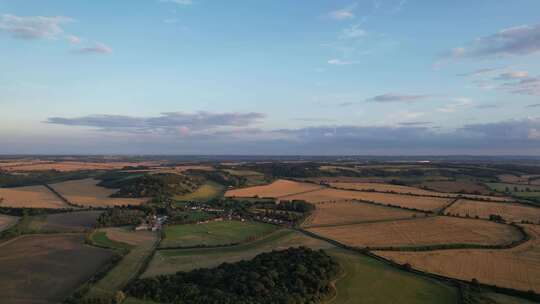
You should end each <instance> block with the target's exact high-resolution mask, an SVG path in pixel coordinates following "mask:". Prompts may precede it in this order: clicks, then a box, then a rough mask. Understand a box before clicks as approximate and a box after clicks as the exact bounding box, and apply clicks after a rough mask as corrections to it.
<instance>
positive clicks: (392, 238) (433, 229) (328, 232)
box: [308, 217, 521, 247]
mask: <svg viewBox="0 0 540 304" xmlns="http://www.w3.org/2000/svg"><path fill="white" fill-rule="evenodd" d="M308 230H309V231H311V232H313V233H316V234H318V235H321V236H323V237H325V238H329V239H333V240H336V241H338V242H340V243H343V244H346V245H349V246H355V247H421V246H430V245H449V244H478V245H505V244H509V243H512V242H514V241H517V240H520V239H521V234H520V233H519V231H518V230H517V229H516V228H514V227H512V226H509V225H503V224H498V223H494V222H490V221H484V220H472V219H460V218H452V217H428V218H418V219H411V220H397V221H391V222H379V223H367V224H355V225H346V226H336V227H320V228H308Z"/></svg>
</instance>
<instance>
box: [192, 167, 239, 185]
mask: <svg viewBox="0 0 540 304" xmlns="http://www.w3.org/2000/svg"><path fill="white" fill-rule="evenodd" d="M186 173H187V174H189V175H190V176H198V177H200V178H203V179H205V180H210V181H213V182H216V183H218V184H221V185H223V186H227V187H228V186H232V187H241V186H243V185H245V184H246V183H247V181H248V180H247V178H245V177H243V176H238V175H233V174H230V173H229V172H226V171H206V170H193V169H192V170H188V171H187V172H186Z"/></svg>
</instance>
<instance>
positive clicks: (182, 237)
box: [161, 221, 278, 248]
mask: <svg viewBox="0 0 540 304" xmlns="http://www.w3.org/2000/svg"><path fill="white" fill-rule="evenodd" d="M277 228H278V227H276V226H273V225H269V224H264V223H256V222H240V221H222V222H209V223H206V224H188V225H172V226H166V227H165V230H164V232H165V233H164V235H165V237H164V238H163V240H162V242H161V247H164V248H166V247H190V246H200V245H205V246H215V245H226V244H232V243H240V242H244V241H248V240H250V239H251V240H252V239H256V238H259V237H261V236H264V235H266V234H268V233H271V232H272V231H274V230H276V229H277Z"/></svg>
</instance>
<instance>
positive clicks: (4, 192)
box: [0, 186, 70, 209]
mask: <svg viewBox="0 0 540 304" xmlns="http://www.w3.org/2000/svg"><path fill="white" fill-rule="evenodd" d="M0 207H16V208H49V209H54V208H70V206H68V205H67V204H65V203H64V202H63V201H62V200H61V199H60V198H59V197H58V196H56V195H55V194H54V193H52V192H51V191H50V190H49V189H47V188H46V187H45V186H28V187H17V188H0Z"/></svg>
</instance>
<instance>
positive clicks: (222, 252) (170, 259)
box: [143, 229, 333, 277]
mask: <svg viewBox="0 0 540 304" xmlns="http://www.w3.org/2000/svg"><path fill="white" fill-rule="evenodd" d="M299 246H306V247H309V248H313V249H324V248H331V247H333V246H332V245H330V244H328V243H326V242H323V241H320V240H317V239H314V238H311V237H307V236H305V235H303V234H301V233H299V232H296V231H293V230H288V229H280V230H277V231H275V232H273V233H272V234H270V235H268V236H266V237H264V238H261V239H259V240H257V241H254V242H250V243H246V244H241V245H237V246H231V247H222V248H200V249H173V250H158V251H157V252H156V254H155V255H154V258H153V259H152V262H151V263H150V266H149V267H148V269H147V271H146V272H145V273H144V274H143V277H151V276H156V275H160V274H172V273H175V272H177V271H189V270H193V269H196V268H203V267H206V268H211V267H216V266H218V265H220V264H221V263H225V262H229V263H232V262H237V261H240V260H249V259H252V258H253V257H255V256H256V255H258V254H260V253H262V252H268V251H272V250H282V249H287V248H289V247H299Z"/></svg>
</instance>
